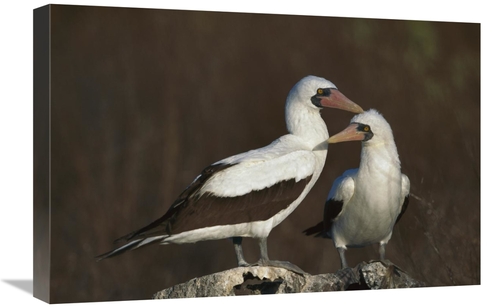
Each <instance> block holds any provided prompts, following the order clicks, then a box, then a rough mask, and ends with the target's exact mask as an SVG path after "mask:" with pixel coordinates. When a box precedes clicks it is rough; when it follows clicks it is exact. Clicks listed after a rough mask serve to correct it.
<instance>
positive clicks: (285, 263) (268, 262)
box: [255, 259, 308, 276]
mask: <svg viewBox="0 0 500 308" xmlns="http://www.w3.org/2000/svg"><path fill="white" fill-rule="evenodd" d="M255 265H257V266H269V267H280V268H284V269H286V270H289V271H292V272H294V273H297V274H299V275H302V276H304V275H306V274H307V275H308V273H306V272H304V271H303V270H302V269H301V268H300V267H298V266H297V265H295V264H293V263H290V262H288V261H278V260H262V259H261V260H259V261H257V263H256V264H255Z"/></svg>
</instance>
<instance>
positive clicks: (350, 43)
mask: <svg viewBox="0 0 500 308" xmlns="http://www.w3.org/2000/svg"><path fill="white" fill-rule="evenodd" d="M51 29H52V32H51V35H52V36H51V47H52V58H51V61H52V62H51V63H52V66H51V69H52V77H51V78H52V79H51V82H52V88H51V90H52V110H51V125H52V126H51V127H52V135H51V138H52V144H51V153H52V170H51V172H52V183H51V184H52V200H51V201H52V220H51V221H52V226H51V244H52V253H51V286H50V287H51V301H53V302H73V301H102V300H125V299H145V298H150V297H151V296H152V294H153V293H155V292H157V291H159V290H162V289H164V288H167V287H170V286H172V285H175V284H177V283H181V282H184V281H186V280H189V279H191V278H194V277H197V276H201V275H206V274H210V273H213V272H217V271H221V270H225V269H229V268H232V267H234V266H235V265H236V260H235V259H236V258H235V255H234V251H233V248H232V245H231V243H230V241H228V240H221V241H212V242H200V243H196V244H189V245H169V246H150V247H145V248H142V249H140V250H135V251H132V252H129V253H127V254H124V255H121V256H118V257H116V258H112V259H107V260H104V261H102V262H99V263H96V262H95V261H94V256H96V255H98V254H100V253H103V252H105V251H108V250H109V249H111V248H113V247H114V246H113V245H112V241H113V240H114V239H116V238H117V237H120V236H122V235H124V234H126V233H128V232H131V231H133V230H136V229H138V228H140V227H142V226H144V225H145V224H147V223H149V222H151V221H152V220H154V219H156V218H158V217H159V216H161V215H162V214H163V213H164V212H165V211H166V210H167V209H168V207H169V206H170V203H171V202H173V200H175V199H176V197H177V195H178V194H179V193H180V192H181V191H182V190H183V189H184V188H185V187H186V186H187V185H188V184H189V183H191V181H192V180H193V179H194V177H195V176H196V175H197V174H198V173H199V172H200V171H201V170H202V169H203V168H204V167H205V166H207V165H209V164H211V163H213V162H215V161H217V160H220V159H222V158H225V157H228V156H230V155H233V154H237V153H240V152H244V151H248V150H250V149H254V148H258V147H262V146H265V145H267V144H269V143H270V142H271V141H273V140H274V139H276V138H277V137H279V136H281V135H283V134H285V133H286V127H285V122H284V103H285V99H286V96H287V94H288V91H289V90H290V88H291V87H292V86H293V85H294V84H295V83H296V82H297V81H298V80H300V79H301V78H302V77H304V76H306V75H310V74H312V75H317V76H322V77H325V78H327V79H329V80H331V81H332V82H334V83H335V84H336V85H337V87H339V89H340V90H341V91H342V92H343V93H344V94H345V95H346V96H347V97H349V98H350V99H352V100H353V101H355V102H356V103H358V104H359V105H361V106H362V107H364V108H365V109H368V108H376V109H378V110H379V111H381V112H382V113H383V114H384V116H385V117H386V119H387V120H388V121H389V123H390V124H391V125H392V128H393V130H394V134H395V138H396V143H397V145H398V150H399V154H400V158H401V161H402V170H403V172H404V173H406V174H407V175H408V176H409V178H410V180H411V193H412V196H411V199H410V206H409V209H408V211H407V212H406V214H405V216H404V217H403V218H402V219H401V221H400V222H399V224H398V225H397V226H396V228H395V230H394V233H393V238H392V240H391V241H390V243H389V245H388V247H387V257H388V259H390V260H391V261H392V262H394V263H396V264H397V265H399V266H400V267H401V268H403V269H404V270H406V271H407V272H408V273H410V274H411V275H412V276H413V277H415V278H417V279H420V280H422V281H425V282H426V283H427V284H428V285H429V286H444V285H448V286H449V285H451V286H453V285H468V284H479V283H480V241H479V230H480V222H479V219H480V202H479V193H480V169H479V165H480V157H479V155H480V150H479V149H480V128H479V127H480V116H479V114H480V113H479V112H480V94H479V93H480V81H479V61H480V60H479V55H480V50H479V46H480V25H479V24H471V23H445V22H425V21H398V20H375V19H357V18H334V17H306V16H279V15H265V14H242V13H217V12H194V11H190V12H189V11H170V10H152V9H147V10H146V9H126V8H97V7H80V6H58V5H56V6H52V7H51ZM322 114H323V118H324V120H325V122H326V123H327V125H328V127H329V131H330V133H331V134H333V133H336V132H338V131H340V130H341V129H343V128H344V127H345V126H346V125H347V124H348V122H349V120H350V118H351V117H352V116H353V115H352V114H349V113H346V112H343V111H339V110H326V109H325V110H324V111H323V112H322ZM359 152H360V144H359V143H345V144H338V145H335V146H330V151H329V155H328V158H327V163H326V165H325V168H324V170H323V173H322V176H321V177H320V179H319V181H318V182H317V184H316V185H315V187H314V188H313V190H312V191H311V192H310V193H309V195H308V197H307V198H306V199H305V200H304V201H303V203H302V204H301V205H300V206H299V207H298V209H297V210H296V211H295V212H294V213H293V214H292V215H291V216H289V218H288V219H286V220H285V221H284V222H283V223H282V224H281V225H279V226H278V227H276V228H275V229H274V230H273V231H272V232H271V235H270V237H269V255H270V257H271V259H278V260H288V261H290V262H292V263H294V264H297V265H298V266H299V267H301V268H302V269H304V270H305V271H307V272H309V273H311V274H318V273H327V272H335V271H336V270H337V269H338V268H339V264H340V262H339V259H338V254H337V252H336V250H335V248H334V246H333V244H332V243H331V242H330V241H328V240H322V239H314V238H309V237H305V236H303V235H302V234H301V231H302V230H304V229H305V228H307V227H309V226H311V225H312V224H314V223H316V222H318V221H319V220H321V218H322V217H321V216H322V211H323V203H324V200H325V198H326V195H327V193H328V190H329V188H330V186H331V183H332V182H333V180H334V179H335V178H336V177H337V176H339V175H340V174H341V173H342V172H343V171H344V170H345V169H348V168H354V167H356V166H357V164H358V162H359ZM244 249H245V253H246V257H247V260H248V261H249V262H252V261H256V260H257V258H258V255H259V254H258V247H257V244H256V243H255V241H254V240H252V239H247V240H245V241H244ZM377 249H378V247H376V246H373V247H366V248H362V249H350V250H348V252H347V259H348V262H349V264H350V265H352V266H354V265H356V264H357V263H359V262H361V261H368V260H371V259H375V258H377V257H378V253H377Z"/></svg>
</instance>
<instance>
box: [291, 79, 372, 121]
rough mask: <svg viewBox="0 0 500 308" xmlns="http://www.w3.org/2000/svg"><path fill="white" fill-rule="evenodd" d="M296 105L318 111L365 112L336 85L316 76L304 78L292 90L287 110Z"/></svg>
mask: <svg viewBox="0 0 500 308" xmlns="http://www.w3.org/2000/svg"><path fill="white" fill-rule="evenodd" d="M296 104H302V105H304V106H307V107H309V108H312V109H316V110H320V109H322V108H323V107H329V108H336V109H341V110H346V111H350V112H354V113H361V112H363V108H361V107H360V106H358V105H357V104H356V103H354V102H353V101H351V100H350V99H348V98H347V97H346V96H345V95H344V94H342V93H341V92H340V91H339V90H338V88H337V86H335V84H333V83H332V82H331V81H328V80H326V79H325V78H321V77H316V76H307V77H304V78H302V79H301V80H300V81H299V82H297V84H295V86H294V87H293V88H292V89H291V90H290V93H289V94H288V97H287V109H288V107H291V105H296Z"/></svg>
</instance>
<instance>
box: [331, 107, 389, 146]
mask: <svg viewBox="0 0 500 308" xmlns="http://www.w3.org/2000/svg"><path fill="white" fill-rule="evenodd" d="M356 140H359V141H363V142H364V143H365V144H367V145H368V144H378V143H393V142H394V138H393V135H392V130H391V126H390V125H389V123H388V122H387V121H386V120H385V119H384V117H383V116H382V115H381V114H380V113H379V112H378V111H377V110H375V109H370V110H367V111H365V112H363V113H360V114H358V115H355V116H354V117H353V118H352V119H351V124H349V126H347V127H346V128H345V129H344V130H343V131H341V132H340V133H338V134H336V135H334V136H332V137H330V138H329V139H328V140H327V141H328V143H339V142H344V141H356Z"/></svg>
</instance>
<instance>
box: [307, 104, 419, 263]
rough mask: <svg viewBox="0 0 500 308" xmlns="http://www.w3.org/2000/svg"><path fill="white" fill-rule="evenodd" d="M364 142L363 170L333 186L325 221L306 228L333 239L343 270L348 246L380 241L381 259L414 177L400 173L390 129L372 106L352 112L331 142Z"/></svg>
mask: <svg viewBox="0 0 500 308" xmlns="http://www.w3.org/2000/svg"><path fill="white" fill-rule="evenodd" d="M355 140H361V141H362V148H361V161H360V164H359V168H357V169H350V170H347V171H345V172H344V173H343V174H342V176H340V177H338V178H337V179H336V180H335V181H334V182H333V185H332V188H331V189H330V192H329V194H328V198H327V201H326V203H325V206H324V213H323V221H322V222H320V223H318V224H317V225H315V226H313V227H311V228H308V229H306V230H305V231H304V233H305V234H306V235H312V234H314V235H316V236H321V237H326V238H332V239H333V243H334V245H335V247H336V248H337V250H338V252H339V255H340V261H341V266H342V268H346V267H347V261H346V258H345V251H346V249H347V248H348V247H363V246H367V245H371V244H375V243H378V244H379V245H380V246H379V253H380V259H381V260H384V259H385V245H387V243H388V242H389V240H390V239H391V236H392V229H393V227H394V225H395V224H396V223H397V222H398V221H399V219H400V218H401V215H403V213H404V212H405V210H406V208H407V206H408V202H409V198H408V195H409V193H410V180H409V179H408V177H407V176H406V175H405V174H403V173H401V167H400V161H399V156H398V151H397V148H396V143H395V142H394V137H393V135H392V130H391V127H390V125H389V123H387V121H386V120H385V119H384V117H383V116H382V115H381V114H380V113H378V112H377V111H376V110H374V109H370V110H368V111H366V112H364V113H361V114H359V115H356V116H354V118H352V120H351V124H350V125H349V126H348V127H347V128H346V129H345V130H343V131H342V132H340V133H338V134H336V135H335V136H333V137H331V138H329V139H328V143H338V142H343V141H355Z"/></svg>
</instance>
